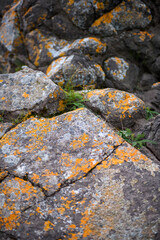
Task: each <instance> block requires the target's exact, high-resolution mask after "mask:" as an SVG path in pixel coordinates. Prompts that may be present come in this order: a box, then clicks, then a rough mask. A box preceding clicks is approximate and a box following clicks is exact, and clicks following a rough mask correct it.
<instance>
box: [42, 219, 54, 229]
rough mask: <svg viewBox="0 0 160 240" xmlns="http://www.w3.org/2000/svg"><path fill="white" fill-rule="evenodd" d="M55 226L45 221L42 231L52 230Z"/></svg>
mask: <svg viewBox="0 0 160 240" xmlns="http://www.w3.org/2000/svg"><path fill="white" fill-rule="evenodd" d="M54 226H55V225H54V224H53V223H52V222H50V221H45V222H44V231H49V230H53V229H54V228H53V227H54Z"/></svg>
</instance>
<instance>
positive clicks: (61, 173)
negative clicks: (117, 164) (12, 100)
mask: <svg viewBox="0 0 160 240" xmlns="http://www.w3.org/2000/svg"><path fill="white" fill-rule="evenodd" d="M122 141H123V140H122V139H121V138H120V137H119V136H118V135H116V134H115V133H114V131H113V130H112V129H111V128H110V127H109V126H108V125H107V124H106V123H105V122H104V121H102V120H100V119H99V118H97V117H96V116H94V114H93V113H91V112H90V111H89V110H87V109H79V110H76V111H73V112H69V113H66V114H63V115H60V116H57V117H54V118H51V119H44V118H42V119H36V118H31V119H29V120H27V121H25V122H23V123H22V124H19V125H17V127H15V128H14V129H12V130H11V131H10V132H8V133H7V134H6V135H5V136H4V137H3V138H2V139H1V143H0V147H1V153H0V157H1V167H2V168H3V169H6V170H9V172H12V173H13V174H15V175H16V176H19V177H25V176H27V178H28V179H29V180H30V181H32V182H33V184H35V185H38V186H41V188H43V189H44V190H45V192H46V194H47V195H51V194H53V193H55V192H56V191H57V190H58V189H60V187H61V186H63V185H65V184H67V183H69V182H72V181H75V180H77V179H80V178H82V177H83V176H84V175H86V173H87V172H89V171H90V170H91V169H92V168H93V167H95V166H96V165H97V164H98V163H100V162H101V161H102V159H103V158H105V157H107V156H108V155H109V154H110V153H111V152H112V151H113V149H114V148H115V147H116V146H118V145H120V144H121V143H122Z"/></svg>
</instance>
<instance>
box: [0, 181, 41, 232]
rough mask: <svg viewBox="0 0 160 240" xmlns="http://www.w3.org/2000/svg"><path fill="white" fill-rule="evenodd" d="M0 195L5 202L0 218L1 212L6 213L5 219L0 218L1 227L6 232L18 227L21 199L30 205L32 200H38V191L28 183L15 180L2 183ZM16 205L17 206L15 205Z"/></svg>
mask: <svg viewBox="0 0 160 240" xmlns="http://www.w3.org/2000/svg"><path fill="white" fill-rule="evenodd" d="M1 187H2V191H1V194H4V195H5V202H4V205H3V206H2V208H1V210H0V216H3V211H4V210H5V212H7V214H6V215H7V217H3V218H0V222H1V225H2V226H4V227H5V228H6V229H7V230H12V229H15V228H16V227H17V226H19V219H20V215H21V212H20V211H19V209H21V198H22V196H23V201H24V202H25V201H26V202H27V206H28V204H31V203H32V199H34V198H38V197H39V196H40V195H39V193H38V191H37V190H36V189H35V188H34V187H33V186H32V185H31V184H30V183H28V182H26V181H24V180H22V179H19V178H17V177H16V178H15V179H9V180H7V181H5V180H4V181H3V182H2V184H1ZM17 203H18V205H17Z"/></svg>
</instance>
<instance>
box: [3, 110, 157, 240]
mask: <svg viewBox="0 0 160 240" xmlns="http://www.w3.org/2000/svg"><path fill="white" fill-rule="evenodd" d="M0 147H1V150H0V157H1V169H2V172H1V176H2V180H1V198H0V206H1V209H0V223H1V233H0V234H1V235H0V236H2V237H3V238H4V237H5V236H8V237H10V236H12V238H16V239H21V240H23V239H33V240H37V239H78V240H79V239H86V240H87V239H88V240H89V239H95V240H96V239H97V238H98V239H118V240H121V239H138V240H139V239H141V240H142V239H147V238H149V239H156V237H158V234H159V230H160V229H159V222H160V205H159V197H160V191H159V184H160V169H159V165H158V164H155V163H153V162H152V161H151V160H150V159H148V158H147V157H145V156H144V155H143V154H141V153H140V152H139V151H138V150H136V149H134V148H133V147H131V146H130V145H129V144H127V143H126V142H124V140H123V139H121V138H120V137H119V136H118V135H116V134H115V132H114V131H113V129H111V128H110V127H109V126H108V125H107V124H106V123H105V122H104V121H103V120H101V119H100V118H98V117H96V116H95V115H94V114H93V113H91V112H90V111H89V110H86V109H79V110H76V111H73V112H69V113H66V114H63V115H61V116H57V117H54V118H51V119H44V118H41V119H37V118H31V119H29V120H27V121H26V122H23V123H22V124H19V125H18V126H16V128H14V129H12V130H11V131H10V132H8V133H7V134H6V135H5V136H4V137H3V138H2V139H1V141H0ZM7 171H8V172H7ZM44 195H45V199H44Z"/></svg>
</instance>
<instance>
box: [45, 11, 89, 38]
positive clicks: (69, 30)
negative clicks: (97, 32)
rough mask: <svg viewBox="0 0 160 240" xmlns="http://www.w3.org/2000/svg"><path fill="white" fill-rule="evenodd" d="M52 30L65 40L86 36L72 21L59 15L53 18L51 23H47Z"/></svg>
mask: <svg viewBox="0 0 160 240" xmlns="http://www.w3.org/2000/svg"><path fill="white" fill-rule="evenodd" d="M46 24H47V25H48V26H49V28H50V30H51V31H52V32H54V33H55V34H56V35H57V36H58V37H60V38H64V39H77V38H81V37H83V36H84V35H85V34H84V32H83V31H81V30H80V29H79V28H77V27H76V26H75V25H74V24H73V23H72V21H70V20H69V19H68V18H67V17H66V16H64V15H63V14H57V15H55V16H53V17H52V18H51V22H50V21H48V22H47V23H46Z"/></svg>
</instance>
